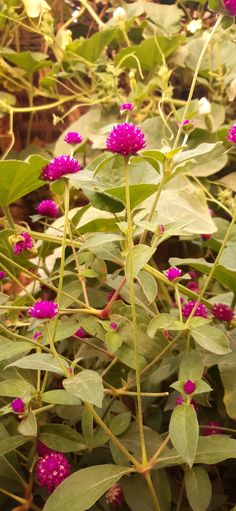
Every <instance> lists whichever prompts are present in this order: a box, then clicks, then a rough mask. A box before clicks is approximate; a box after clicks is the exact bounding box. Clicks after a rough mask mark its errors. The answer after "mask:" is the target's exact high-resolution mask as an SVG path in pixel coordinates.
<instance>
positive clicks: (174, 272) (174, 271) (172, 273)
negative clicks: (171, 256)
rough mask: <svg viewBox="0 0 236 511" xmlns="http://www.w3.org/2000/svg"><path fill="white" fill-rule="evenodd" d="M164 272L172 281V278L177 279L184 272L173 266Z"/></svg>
mask: <svg viewBox="0 0 236 511" xmlns="http://www.w3.org/2000/svg"><path fill="white" fill-rule="evenodd" d="M164 273H165V276H166V277H167V278H168V280H169V281H170V282H172V280H175V279H178V278H179V277H181V275H182V273H183V272H182V270H180V269H179V268H176V267H175V266H172V267H171V268H169V269H168V270H166V271H165V272H164Z"/></svg>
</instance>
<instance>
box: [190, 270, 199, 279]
mask: <svg viewBox="0 0 236 511" xmlns="http://www.w3.org/2000/svg"><path fill="white" fill-rule="evenodd" d="M188 274H189V276H190V277H191V279H197V274H196V272H195V271H189V272H188Z"/></svg>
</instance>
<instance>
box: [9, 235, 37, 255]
mask: <svg viewBox="0 0 236 511" xmlns="http://www.w3.org/2000/svg"><path fill="white" fill-rule="evenodd" d="M17 238H19V241H16V243H14V245H13V252H14V254H16V255H19V254H21V252H24V251H26V250H31V249H32V248H33V240H32V238H31V236H30V234H29V233H28V232H21V233H20V235H19V236H18V235H17Z"/></svg>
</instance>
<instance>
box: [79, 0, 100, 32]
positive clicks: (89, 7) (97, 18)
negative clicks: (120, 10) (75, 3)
mask: <svg viewBox="0 0 236 511" xmlns="http://www.w3.org/2000/svg"><path fill="white" fill-rule="evenodd" d="M80 3H81V4H82V5H83V6H84V7H85V9H87V11H88V12H89V14H91V16H92V18H93V19H94V20H95V21H96V22H97V24H98V26H99V27H100V28H101V27H103V26H104V23H103V21H102V20H101V19H100V18H99V17H98V15H97V13H96V12H95V11H94V9H93V8H92V6H91V5H89V4H90V3H91V2H90V3H89V2H87V0H80Z"/></svg>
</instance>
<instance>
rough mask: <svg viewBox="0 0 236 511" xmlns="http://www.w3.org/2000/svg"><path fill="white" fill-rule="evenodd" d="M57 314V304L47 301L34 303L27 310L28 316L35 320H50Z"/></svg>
mask: <svg viewBox="0 0 236 511" xmlns="http://www.w3.org/2000/svg"><path fill="white" fill-rule="evenodd" d="M57 313H58V304H57V303H53V302H48V301H38V302H35V303H34V305H33V306H32V307H30V309H29V315H30V316H31V317H32V318H37V319H52V318H54V316H56V315H57Z"/></svg>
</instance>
